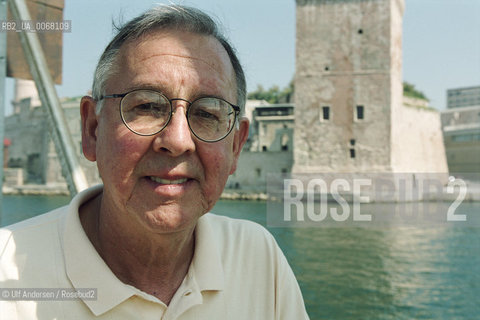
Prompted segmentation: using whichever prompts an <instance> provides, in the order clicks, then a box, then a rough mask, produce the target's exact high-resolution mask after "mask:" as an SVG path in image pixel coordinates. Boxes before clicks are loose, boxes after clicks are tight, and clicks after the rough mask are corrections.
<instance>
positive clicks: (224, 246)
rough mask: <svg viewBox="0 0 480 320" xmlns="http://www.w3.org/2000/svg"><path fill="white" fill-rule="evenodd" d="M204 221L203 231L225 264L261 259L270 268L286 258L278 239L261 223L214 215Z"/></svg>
mask: <svg viewBox="0 0 480 320" xmlns="http://www.w3.org/2000/svg"><path fill="white" fill-rule="evenodd" d="M202 219H203V221H202V224H203V227H202V230H203V231H205V232H209V233H210V236H209V238H210V239H212V240H211V241H212V242H214V246H215V247H217V248H218V250H219V252H220V255H221V256H222V259H224V261H231V262H235V261H236V262H238V261H250V260H252V259H253V260H257V259H258V260H262V261H263V264H264V265H265V266H270V267H271V266H272V265H275V264H276V262H277V261H278V260H279V259H280V260H282V259H283V253H282V251H281V250H280V248H279V246H278V245H277V242H276V241H275V238H274V237H273V236H272V234H271V233H270V232H269V231H268V230H267V229H265V228H264V227H263V226H261V225H260V224H258V223H255V222H253V221H248V220H242V219H234V218H229V217H225V216H220V215H215V214H212V213H208V214H206V215H205V216H204V217H202ZM205 225H207V226H205ZM258 262H260V261H258Z"/></svg>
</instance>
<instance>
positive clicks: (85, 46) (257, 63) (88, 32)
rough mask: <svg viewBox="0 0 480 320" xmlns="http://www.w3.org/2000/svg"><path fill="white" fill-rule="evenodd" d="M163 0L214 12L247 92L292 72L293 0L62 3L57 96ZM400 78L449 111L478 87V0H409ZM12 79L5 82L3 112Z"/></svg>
mask: <svg viewBox="0 0 480 320" xmlns="http://www.w3.org/2000/svg"><path fill="white" fill-rule="evenodd" d="M158 3H179V4H185V5H190V6H195V7H198V8H200V9H203V10H204V11H206V12H207V13H209V14H211V15H213V16H215V17H216V19H217V20H219V21H220V22H221V23H222V25H223V29H224V30H225V33H226V35H227V37H228V38H229V39H230V40H231V41H232V43H233V44H234V46H235V47H236V49H237V51H238V54H239V57H240V60H241V62H242V64H243V66H244V68H245V72H246V77H247V83H248V89H247V90H248V91H253V90H255V89H256V88H257V86H258V85H262V86H263V87H264V88H270V87H271V86H273V85H278V86H279V87H280V88H283V87H285V86H286V85H287V84H288V83H289V82H290V81H291V80H292V79H293V75H294V72H295V1H294V0H242V1H238V0H195V1H194V0H183V1H151V0H136V1H131V0H103V1H97V0H81V1H79V0H77V1H73V0H65V9H64V19H65V20H71V21H72V31H71V32H70V33H65V34H64V35H63V42H64V52H63V84H61V85H57V86H56V87H57V92H58V95H59V96H60V97H71V96H81V95H84V94H86V93H87V92H88V90H89V89H90V87H91V83H92V75H93V71H94V68H95V65H96V63H97V61H98V58H99V57H100V55H101V53H102V51H103V49H104V48H105V46H106V45H107V44H108V42H109V41H110V40H111V38H112V36H113V27H112V22H121V21H128V20H129V19H130V18H133V17H134V16H136V15H138V14H140V13H141V12H143V11H145V10H147V9H148V8H150V7H152V6H154V5H155V4H158ZM405 4H406V9H405V14H404V20H403V79H404V81H408V82H410V83H412V84H414V85H415V87H416V88H417V89H419V90H420V91H422V92H424V93H425V95H426V96H427V97H428V98H429V99H430V104H431V105H432V106H433V107H435V108H437V109H439V110H444V109H445V108H446V90H447V89H451V88H460V87H470V86H480V0H405ZM13 91H14V84H13V80H12V79H7V86H6V109H5V110H6V113H7V114H9V113H11V110H12V109H11V106H10V101H11V100H12V99H13Z"/></svg>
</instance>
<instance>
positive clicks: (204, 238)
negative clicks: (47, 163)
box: [61, 185, 224, 316]
mask: <svg viewBox="0 0 480 320" xmlns="http://www.w3.org/2000/svg"><path fill="white" fill-rule="evenodd" d="M102 190H103V186H102V185H98V186H95V187H92V188H89V189H87V190H85V191H83V192H81V193H79V194H78V195H77V196H75V198H73V199H72V201H71V203H70V205H69V206H68V213H67V215H66V218H65V223H64V225H63V232H61V235H62V245H63V251H64V257H65V268H66V273H67V276H68V278H69V279H70V281H71V283H72V285H73V287H74V288H96V289H97V299H96V300H84V303H85V304H86V305H87V306H88V308H89V309H90V310H91V311H92V312H93V313H94V314H95V315H97V316H98V315H100V314H103V313H105V312H107V311H109V310H110V309H112V308H114V307H115V306H117V305H119V304H120V303H122V302H123V301H125V300H127V299H128V298H130V297H131V296H133V295H135V294H137V293H138V290H135V288H133V287H131V286H129V285H126V284H125V283H123V282H121V281H120V280H119V279H118V278H117V277H116V276H115V274H113V272H112V271H111V270H110V268H109V267H108V266H107V265H106V263H105V262H104V261H103V259H102V258H101V257H100V255H99V254H98V252H97V251H96V250H95V247H94V246H93V245H92V243H91V242H90V240H89V239H88V236H87V235H86V233H85V231H84V230H83V227H82V225H81V222H80V217H79V208H80V206H81V205H82V204H83V203H85V202H86V201H88V200H89V199H91V198H93V197H94V196H96V195H98V194H99V193H100V192H102ZM208 216H209V214H206V215H204V216H203V217H201V218H200V219H199V220H198V222H197V226H196V229H195V253H194V256H193V259H192V263H191V264H190V268H189V271H188V274H189V275H192V276H193V277H194V279H195V283H196V284H197V285H198V290H200V291H204V290H223V289H224V272H223V266H222V262H221V259H220V252H219V248H218V246H217V241H216V239H215V236H214V232H213V230H212V229H213V228H212V226H211V225H210V223H209V218H208ZM152 298H153V296H152Z"/></svg>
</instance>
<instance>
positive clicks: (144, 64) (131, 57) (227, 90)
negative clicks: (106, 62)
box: [82, 31, 248, 232]
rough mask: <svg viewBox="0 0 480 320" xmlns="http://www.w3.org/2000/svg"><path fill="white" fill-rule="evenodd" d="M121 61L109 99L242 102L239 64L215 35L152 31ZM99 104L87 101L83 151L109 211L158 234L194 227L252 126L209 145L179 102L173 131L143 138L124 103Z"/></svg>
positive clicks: (219, 189) (126, 50) (216, 194)
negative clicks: (152, 96) (145, 95)
mask: <svg viewBox="0 0 480 320" xmlns="http://www.w3.org/2000/svg"><path fill="white" fill-rule="evenodd" d="M117 63H118V72H116V73H115V75H114V76H112V77H111V78H110V79H109V80H108V83H107V87H106V94H107V95H108V94H113V93H125V92H128V91H131V90H133V89H142V88H144V89H145V88H149V89H154V90H157V91H160V92H162V93H163V94H165V95H166V96H167V97H168V98H169V99H172V98H181V99H186V100H189V101H193V100H195V99H197V98H199V97H205V96H216V97H220V98H223V99H225V100H227V101H229V102H231V103H234V104H235V103H236V82H235V75H234V71H233V68H232V65H231V63H230V60H229V58H228V55H227V53H226V51H225V50H224V49H223V47H222V46H221V44H220V43H219V42H218V41H217V40H216V39H214V38H213V37H206V36H201V35H197V34H192V33H186V32H177V31H171V32H167V31H162V32H155V33H151V34H148V35H146V36H144V37H141V38H140V39H139V40H136V41H132V42H127V43H126V44H124V45H123V47H122V48H121V51H120V57H119V60H118V61H117ZM93 104H94V103H93V102H92V101H91V100H83V101H82V121H83V123H84V126H83V127H84V129H83V130H84V132H83V134H84V137H83V139H84V145H83V146H84V153H85V155H86V156H87V158H88V159H90V160H96V161H97V165H98V169H99V173H100V176H101V178H102V180H103V183H104V193H103V206H102V210H104V209H106V210H110V213H112V212H113V211H114V212H115V214H116V215H127V218H126V219H127V220H128V219H133V220H132V222H133V223H140V224H141V225H143V227H146V228H148V229H150V230H151V231H153V232H171V231H178V230H181V229H184V228H188V227H193V226H194V225H195V223H196V220H197V219H198V218H199V217H200V216H201V215H202V214H204V213H205V212H207V211H208V210H210V209H211V208H212V207H213V205H214V203H215V202H216V201H217V200H218V198H219V196H220V194H221V193H222V190H223V188H224V186H225V183H226V181H227V178H228V176H229V174H231V173H233V172H234V171H235V168H236V162H237V159H238V156H239V154H240V150H241V147H242V146H243V143H244V142H245V139H246V136H247V133H248V121H246V120H242V121H241V124H240V129H239V130H238V131H236V130H234V131H233V132H231V133H230V134H229V135H228V136H227V137H226V138H225V139H223V140H221V141H219V142H215V143H206V142H202V141H200V140H198V139H196V138H195V137H194V136H193V135H192V134H191V132H190V130H189V127H188V123H187V119H186V116H185V113H186V108H187V107H188V104H187V103H185V102H184V101H174V102H173V110H174V112H175V113H174V114H173V115H172V119H171V120H170V123H169V124H168V126H167V127H166V128H165V129H164V130H163V131H161V132H160V133H158V134H156V135H153V136H139V135H136V134H134V133H133V132H131V131H130V130H129V129H128V128H127V127H126V126H125V125H124V124H123V122H122V120H121V117H120V113H119V104H120V98H115V99H106V100H105V101H104V106H103V109H102V111H101V112H100V115H98V116H94V115H92V112H91V111H90V109H91V108H94V106H93ZM93 117H95V121H93V120H92V118H93ZM89 120H90V121H89ZM112 210H113V211H112ZM122 218H125V217H122Z"/></svg>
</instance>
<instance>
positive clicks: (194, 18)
mask: <svg viewBox="0 0 480 320" xmlns="http://www.w3.org/2000/svg"><path fill="white" fill-rule="evenodd" d="M244 104H245V78H244V75H243V71H242V68H241V66H240V63H239V61H238V59H237V57H236V55H235V53H234V50H233V49H232V47H231V46H230V45H229V43H228V42H227V41H226V40H225V38H224V37H223V36H222V35H221V34H220V33H219V32H218V30H217V27H216V25H215V23H214V22H213V21H212V19H210V18H209V17H208V16H207V15H205V14H204V13H202V12H200V11H199V10H196V9H193V8H188V7H181V6H161V7H158V8H155V9H152V10H150V11H148V12H146V13H145V14H143V15H141V16H140V17H138V18H135V19H133V20H132V21H130V22H129V23H127V24H126V25H125V26H124V27H122V28H121V29H120V30H119V33H118V34H117V35H116V37H115V38H114V39H113V40H112V41H111V43H110V44H109V45H108V46H107V48H106V50H105V52H104V53H103V55H102V57H101V58H100V61H99V63H98V66H97V69H96V72H95V79H94V84H93V97H84V98H83V99H82V101H81V106H80V108H81V119H82V140H83V142H82V144H83V151H84V154H85V156H86V157H87V158H88V159H89V160H91V161H96V162H97V165H98V170H99V173H100V176H101V178H102V181H103V186H97V187H94V188H90V189H88V190H86V191H84V192H82V193H81V194H79V195H78V196H77V197H75V198H74V199H73V200H72V202H71V204H70V205H69V206H68V207H65V208H60V209H57V210H55V211H53V212H51V213H49V214H46V215H43V216H39V217H37V218H34V219H31V220H28V221H25V222H22V223H20V224H17V225H14V226H11V227H8V228H6V229H5V230H2V233H1V235H0V253H1V263H0V280H1V286H2V287H7V288H65V289H72V288H75V289H86V288H93V289H95V290H96V291H95V292H96V296H95V297H94V299H90V298H91V297H85V296H82V295H80V299H76V300H70V301H60V300H62V299H61V297H55V298H52V299H50V300H53V301H19V300H21V299H13V300H8V299H6V300H5V301H2V302H0V307H1V309H0V318H2V319H37V318H38V319H54V318H55V319H90V318H100V319H135V318H137V319H248V320H250V319H262V320H263V319H288V320H290V319H305V318H308V316H307V315H306V312H305V307H304V304H303V299H302V296H301V293H300V290H299V287H298V284H297V282H296V280H295V277H294V275H293V273H292V271H291V269H290V267H289V265H288V263H287V261H286V259H285V257H284V256H283V254H282V252H281V251H280V249H279V248H278V246H277V245H276V243H275V241H274V239H273V238H272V236H271V235H270V234H269V233H268V232H267V231H266V230H265V229H263V228H262V227H260V226H258V225H256V224H254V223H251V222H247V221H239V220H233V219H229V218H225V217H220V216H215V215H213V214H206V213H207V212H208V211H209V210H210V209H211V208H212V207H213V206H214V204H215V202H216V201H217V200H218V198H219V197H220V194H221V193H222V190H223V188H224V186H225V183H226V181H227V178H228V176H229V175H230V174H232V173H233V172H234V171H235V169H236V165H237V161H238V157H239V155H240V151H241V149H242V146H243V144H244V143H245V141H246V139H247V136H248V120H246V119H245V118H244V117H242V113H243V108H244ZM10 292H13V291H10ZM27 300H28V299H27ZM47 300H49V299H47Z"/></svg>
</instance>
